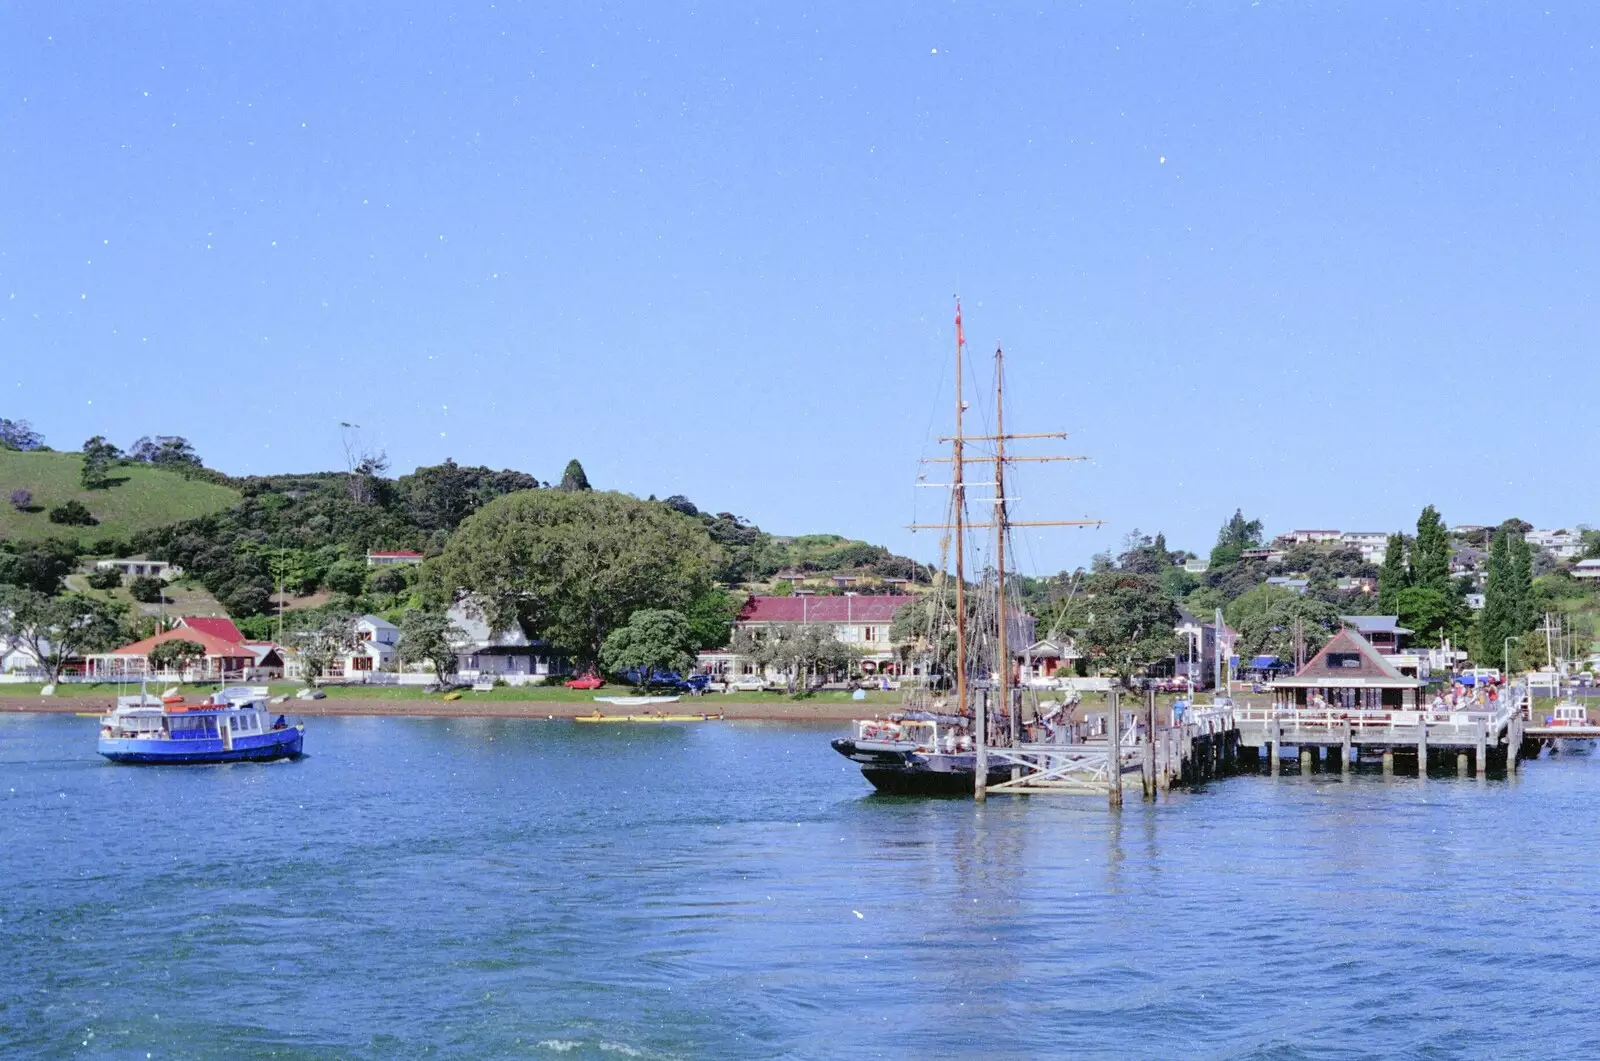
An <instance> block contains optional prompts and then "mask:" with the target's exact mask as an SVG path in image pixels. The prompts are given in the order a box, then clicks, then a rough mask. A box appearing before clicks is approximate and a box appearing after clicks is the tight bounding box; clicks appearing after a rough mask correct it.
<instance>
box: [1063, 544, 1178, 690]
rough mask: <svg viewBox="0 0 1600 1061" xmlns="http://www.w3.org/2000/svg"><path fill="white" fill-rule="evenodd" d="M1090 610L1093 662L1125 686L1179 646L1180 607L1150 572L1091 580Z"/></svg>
mask: <svg viewBox="0 0 1600 1061" xmlns="http://www.w3.org/2000/svg"><path fill="white" fill-rule="evenodd" d="M1088 591H1089V592H1090V593H1091V594H1092V595H1093V597H1094V600H1093V603H1092V605H1091V607H1092V613H1091V617H1090V621H1089V625H1088V628H1087V629H1086V630H1085V631H1084V638H1083V640H1084V647H1085V648H1086V649H1087V653H1086V654H1087V656H1088V659H1089V662H1090V664H1091V665H1093V666H1094V667H1096V668H1098V669H1100V670H1112V671H1115V672H1116V674H1117V676H1118V677H1119V678H1121V679H1122V681H1123V683H1124V684H1126V683H1127V682H1128V681H1129V680H1130V679H1131V678H1132V677H1133V676H1134V675H1135V674H1137V673H1138V672H1139V671H1140V670H1142V669H1143V668H1144V667H1146V666H1148V665H1149V664H1151V663H1153V662H1155V661H1156V660H1159V659H1162V658H1164V657H1166V656H1170V655H1172V654H1173V652H1174V651H1175V650H1176V649H1177V646H1178V639H1177V635H1176V634H1175V633H1174V632H1173V631H1174V628H1175V627H1176V626H1177V625H1178V608H1177V605H1175V604H1174V603H1173V602H1172V600H1171V599H1170V598H1168V597H1167V595H1166V594H1165V593H1163V592H1162V591H1161V584H1160V583H1159V582H1157V581H1156V580H1155V579H1154V578H1151V577H1150V576H1149V575H1140V574H1137V573H1135V572H1131V571H1115V570H1113V571H1105V572H1102V573H1100V574H1097V575H1095V576H1093V577H1092V578H1091V579H1090V580H1089V585H1088Z"/></svg>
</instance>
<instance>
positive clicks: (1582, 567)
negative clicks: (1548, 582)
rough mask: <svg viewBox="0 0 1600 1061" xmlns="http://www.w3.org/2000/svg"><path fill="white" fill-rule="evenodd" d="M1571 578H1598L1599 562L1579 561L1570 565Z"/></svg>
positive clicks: (1599, 576)
mask: <svg viewBox="0 0 1600 1061" xmlns="http://www.w3.org/2000/svg"><path fill="white" fill-rule="evenodd" d="M1572 577H1573V578H1600V560H1579V561H1578V562H1577V563H1576V564H1573V565H1572Z"/></svg>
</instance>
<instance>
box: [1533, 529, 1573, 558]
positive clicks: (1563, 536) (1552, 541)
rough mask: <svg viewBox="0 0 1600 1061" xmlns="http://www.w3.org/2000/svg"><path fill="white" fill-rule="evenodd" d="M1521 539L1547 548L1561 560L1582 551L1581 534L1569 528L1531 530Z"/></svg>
mask: <svg viewBox="0 0 1600 1061" xmlns="http://www.w3.org/2000/svg"><path fill="white" fill-rule="evenodd" d="M1522 537H1523V539H1524V540H1526V541H1527V543H1528V544H1529V545H1537V546H1539V547H1540V548H1541V549H1548V550H1550V551H1551V552H1552V553H1554V554H1556V556H1557V557H1558V558H1560V559H1562V560H1571V559H1572V558H1573V557H1575V556H1577V555H1578V554H1579V553H1581V552H1583V535H1582V534H1580V533H1578V532H1577V531H1569V530H1531V531H1529V532H1528V533H1527V534H1524V535H1523V536H1522Z"/></svg>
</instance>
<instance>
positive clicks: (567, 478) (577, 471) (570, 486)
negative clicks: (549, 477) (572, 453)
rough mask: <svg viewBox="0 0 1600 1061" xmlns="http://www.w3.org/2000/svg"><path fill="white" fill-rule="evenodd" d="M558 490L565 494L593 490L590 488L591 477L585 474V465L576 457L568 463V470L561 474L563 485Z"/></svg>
mask: <svg viewBox="0 0 1600 1061" xmlns="http://www.w3.org/2000/svg"><path fill="white" fill-rule="evenodd" d="M556 489H558V490H561V491H563V492H565V493H577V492H580V491H583V490H589V489H592V487H590V486H589V477H588V476H587V475H585V474H584V473H583V465H581V464H579V463H578V458H576V457H574V458H572V459H571V460H569V461H567V467H566V470H565V471H563V472H562V473H561V485H560V486H558V487H557V488H556Z"/></svg>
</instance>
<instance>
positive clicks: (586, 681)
mask: <svg viewBox="0 0 1600 1061" xmlns="http://www.w3.org/2000/svg"><path fill="white" fill-rule="evenodd" d="M605 683H606V680H605V679H604V678H602V677H600V675H598V674H585V675H584V676H583V677H581V678H573V679H571V680H570V681H567V682H564V683H562V684H564V685H565V686H566V687H567V688H568V689H598V688H600V687H601V686H602V685H604V684H605Z"/></svg>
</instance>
